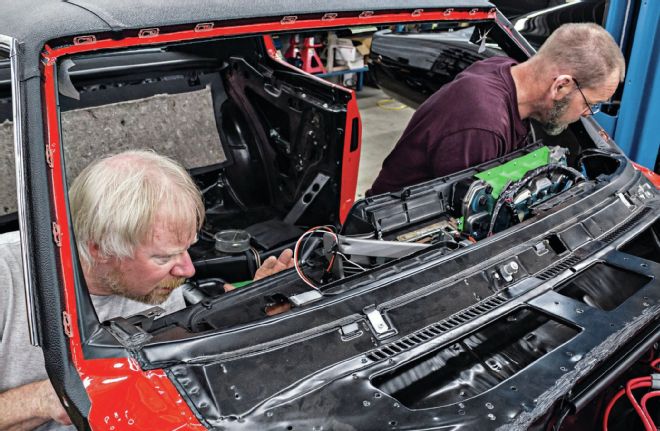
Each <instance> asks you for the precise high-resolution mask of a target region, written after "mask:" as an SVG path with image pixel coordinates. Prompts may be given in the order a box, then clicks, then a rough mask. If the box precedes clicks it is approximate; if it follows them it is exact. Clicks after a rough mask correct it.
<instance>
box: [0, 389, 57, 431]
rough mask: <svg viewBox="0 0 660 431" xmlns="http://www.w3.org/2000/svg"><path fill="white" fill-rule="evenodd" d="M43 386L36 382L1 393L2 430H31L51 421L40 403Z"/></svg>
mask: <svg viewBox="0 0 660 431" xmlns="http://www.w3.org/2000/svg"><path fill="white" fill-rule="evenodd" d="M41 385H42V382H34V383H29V384H27V385H24V386H19V387H17V388H14V389H10V390H8V391H6V392H3V393H0V406H2V410H3V414H2V415H0V430H2V431H4V430H12V431H13V430H31V429H34V428H36V427H37V426H39V425H41V424H42V423H44V422H46V421H48V420H49V419H50V417H49V416H48V415H47V414H45V413H44V412H43V411H42V410H43V409H42V408H41V403H40V402H39V400H40V396H42V395H43V391H42V390H41Z"/></svg>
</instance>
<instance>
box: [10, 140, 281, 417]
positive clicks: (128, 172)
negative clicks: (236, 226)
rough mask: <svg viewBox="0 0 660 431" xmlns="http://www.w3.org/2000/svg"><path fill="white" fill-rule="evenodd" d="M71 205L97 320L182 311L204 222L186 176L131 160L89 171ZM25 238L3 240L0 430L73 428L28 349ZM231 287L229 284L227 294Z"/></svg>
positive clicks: (275, 267) (157, 163) (262, 272)
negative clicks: (22, 248)
mask: <svg viewBox="0 0 660 431" xmlns="http://www.w3.org/2000/svg"><path fill="white" fill-rule="evenodd" d="M69 201H70V205H71V213H72V217H73V226H74V231H75V233H76V241H77V244H78V252H79V255H80V259H81V263H82V268H83V274H84V276H85V281H86V283H87V287H88V289H89V292H90V294H91V298H92V302H93V304H94V308H95V309H96V313H97V315H98V317H99V319H100V320H102V321H103V320H107V319H108V318H112V317H116V316H129V315H132V314H135V313H138V312H140V311H143V310H145V309H147V308H150V307H152V306H153V304H159V306H160V307H162V308H164V309H165V311H166V312H168V313H169V312H173V311H176V310H179V309H182V308H184V307H185V303H184V300H183V294H182V292H181V289H177V287H179V286H180V285H181V284H182V283H183V282H184V280H185V279H186V278H189V277H192V276H193V275H194V273H195V268H194V267H193V264H192V261H191V259H190V256H189V255H188V251H187V250H188V248H189V247H190V245H191V244H192V243H193V242H194V241H195V238H196V234H197V232H198V231H199V229H200V228H201V226H202V223H203V221H204V204H203V202H202V198H201V194H200V192H199V190H198V189H197V187H196V186H195V183H194V182H193V180H192V178H190V176H189V175H188V173H187V172H186V170H185V169H183V168H182V167H181V166H180V165H179V164H177V163H176V162H174V161H173V160H171V159H169V158H167V157H164V156H161V155H158V154H156V153H154V152H150V151H127V152H124V153H120V154H117V155H114V156H110V157H106V158H103V159H100V160H97V161H96V162H94V163H92V164H91V165H89V166H88V167H87V168H85V169H84V170H83V171H82V172H81V173H80V175H79V176H78V177H77V178H76V179H75V180H74V182H73V185H72V187H71V190H70V192H69ZM17 234H18V232H12V233H9V234H5V235H0V286H2V288H0V336H1V337H0V363H2V364H3V366H2V367H0V406H2V411H3V413H2V414H1V415H0V430H4V429H12V430H14V429H17V430H23V429H26V430H27V429H33V428H36V427H37V426H41V425H43V428H42V427H40V428H39V429H40V430H52V429H73V427H68V426H65V425H68V424H70V423H71V422H70V420H69V418H68V416H67V414H66V412H65V410H64V409H63V408H62V406H61V404H60V402H59V399H58V398H57V396H56V394H55V391H54V390H53V388H52V386H51V384H50V381H49V380H48V379H47V375H46V369H45V365H44V360H43V355H42V353H41V350H40V349H38V348H35V347H32V346H31V345H30V344H29V342H28V340H29V337H28V332H27V331H28V330H27V327H26V325H27V317H26V315H25V299H24V292H23V284H22V270H21V260H20V243H19V238H18V235H17ZM292 266H293V261H292V252H291V250H285V251H284V252H283V253H282V254H281V255H280V257H279V258H278V259H276V258H275V257H272V256H271V257H270V258H268V259H267V260H266V261H265V262H264V264H263V265H262V266H261V267H260V268H259V269H258V270H257V273H256V275H255V279H259V278H263V277H265V276H268V275H271V274H274V273H276V272H279V271H281V270H283V269H286V268H290V267H292ZM231 288H232V286H230V285H226V286H225V289H226V290H230V289H231Z"/></svg>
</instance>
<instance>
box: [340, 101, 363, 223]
mask: <svg viewBox="0 0 660 431" xmlns="http://www.w3.org/2000/svg"><path fill="white" fill-rule="evenodd" d="M355 118H357V122H356V124H357V126H358V129H357V130H353V119H355ZM345 130H346V133H345V135H344V154H343V157H342V162H341V191H340V193H339V222H340V223H342V224H343V223H344V221H346V217H347V216H348V213H349V211H350V210H351V207H352V206H353V202H354V201H355V191H356V189H357V179H358V170H359V167H360V151H361V149H362V120H361V119H360V111H359V109H358V104H357V99H356V98H355V92H354V91H351V100H350V101H349V102H348V107H347V110H346V128H345ZM353 133H357V135H358V136H357V143H358V144H357V148H356V149H355V150H353V151H351V136H352V135H353Z"/></svg>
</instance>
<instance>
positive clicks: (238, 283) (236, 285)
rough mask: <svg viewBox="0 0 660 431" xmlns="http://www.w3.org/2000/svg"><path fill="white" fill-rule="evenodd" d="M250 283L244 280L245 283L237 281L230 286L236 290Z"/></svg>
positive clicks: (250, 281)
mask: <svg viewBox="0 0 660 431" xmlns="http://www.w3.org/2000/svg"><path fill="white" fill-rule="evenodd" d="M251 283H252V280H246V281H237V282H236V283H232V284H233V285H234V287H235V288H237V289H238V288H239V287H244V286H247V285H248V284H251Z"/></svg>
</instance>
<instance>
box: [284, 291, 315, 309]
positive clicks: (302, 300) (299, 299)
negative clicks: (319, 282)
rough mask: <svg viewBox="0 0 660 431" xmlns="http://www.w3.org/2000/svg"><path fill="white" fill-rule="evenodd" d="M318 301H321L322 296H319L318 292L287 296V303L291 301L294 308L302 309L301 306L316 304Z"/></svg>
mask: <svg viewBox="0 0 660 431" xmlns="http://www.w3.org/2000/svg"><path fill="white" fill-rule="evenodd" d="M319 299H323V294H321V293H320V292H319V291H318V290H309V291H307V292H303V293H299V294H297V295H293V296H289V301H291V303H292V304H293V305H294V306H296V307H302V306H303V305H306V304H309V303H310V302H316V301H318V300H319Z"/></svg>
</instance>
